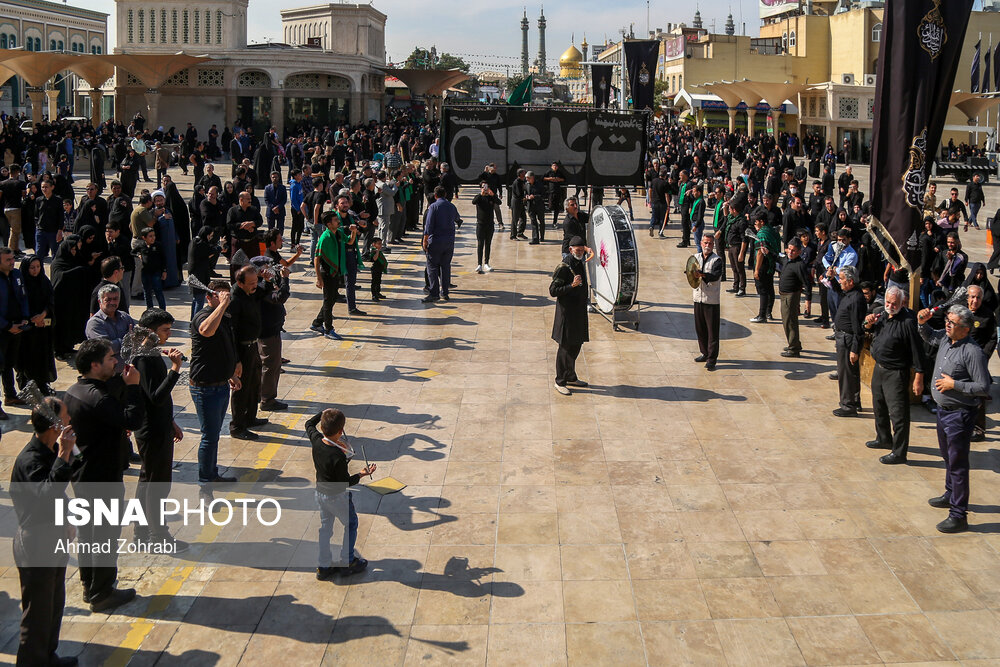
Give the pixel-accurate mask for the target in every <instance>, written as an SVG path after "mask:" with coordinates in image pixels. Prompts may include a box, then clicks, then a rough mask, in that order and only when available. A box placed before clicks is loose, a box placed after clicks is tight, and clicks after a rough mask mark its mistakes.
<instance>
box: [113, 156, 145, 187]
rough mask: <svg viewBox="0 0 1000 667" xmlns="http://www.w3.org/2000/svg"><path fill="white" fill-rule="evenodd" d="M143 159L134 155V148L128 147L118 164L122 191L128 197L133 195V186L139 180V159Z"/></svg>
mask: <svg viewBox="0 0 1000 667" xmlns="http://www.w3.org/2000/svg"><path fill="white" fill-rule="evenodd" d="M144 159H145V158H142V157H139V156H138V155H136V153H135V149H134V148H131V147H130V148H129V149H128V153H127V154H126V155H125V157H124V159H122V161H121V164H120V165H119V167H120V169H121V172H122V177H121V182H122V193H123V194H124V195H125V196H126V197H128V198H129V199H132V197H134V196H135V186H136V183H138V182H139V160H144Z"/></svg>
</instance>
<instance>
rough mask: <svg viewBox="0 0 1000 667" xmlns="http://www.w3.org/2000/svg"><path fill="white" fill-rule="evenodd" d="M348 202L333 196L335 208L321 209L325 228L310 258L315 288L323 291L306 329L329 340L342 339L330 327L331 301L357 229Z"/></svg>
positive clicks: (344, 198) (335, 294)
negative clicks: (313, 269)
mask: <svg viewBox="0 0 1000 667" xmlns="http://www.w3.org/2000/svg"><path fill="white" fill-rule="evenodd" d="M350 201H351V199H350V197H347V196H346V195H341V196H339V197H337V208H336V209H335V210H333V211H324V212H323V216H322V218H321V220H322V222H323V225H324V226H325V227H326V229H325V230H324V231H323V233H322V234H320V237H319V240H318V241H317V242H316V256H315V257H313V266H314V268H315V269H316V287H318V288H320V289H321V290H323V304H322V305H321V306H320V308H319V313H318V314H317V315H316V319H314V320H313V323H312V326H311V327H309V328H310V329H311V330H312V331H315V332H316V333H319V334H323V335H324V336H326V337H327V338H332V339H333V340H343V338H342V337H341V336H340V334H338V333H337V332H336V331H334V330H333V304H334V303H335V302H336V300H337V289H338V287H339V285H340V281H341V280H342V277H343V276H344V275H345V274H346V272H347V243H348V241H349V240H350V241H354V240H355V239H356V238H357V235H358V228H357V226H356V225H354V224H353V223H351V219H350V216H349V215H348V213H347V210H346V209H347V207H349V206H350ZM341 209H344V210H341ZM341 225H346V226H347V227H346V228H347V229H349V230H350V232H349V234H350V236H348V235H346V234H345V233H344V232H343V230H342V229H341Z"/></svg>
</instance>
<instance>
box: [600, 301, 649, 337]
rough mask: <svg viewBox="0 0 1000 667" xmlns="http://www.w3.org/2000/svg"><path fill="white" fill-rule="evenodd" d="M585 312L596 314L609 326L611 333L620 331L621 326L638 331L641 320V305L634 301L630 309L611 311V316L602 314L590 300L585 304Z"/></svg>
mask: <svg viewBox="0 0 1000 667" xmlns="http://www.w3.org/2000/svg"><path fill="white" fill-rule="evenodd" d="M587 310H588V311H589V312H591V313H597V314H598V315H600V316H601V317H603V318H604V319H605V320H607V321H608V324H610V325H611V330H612V331H621V326H622V325H625V326H631V327H632V328H633V329H635V330H636V331H638V330H639V321H640V319H641V318H642V303H641V302H640V301H636V302H635V303H633V304H632V307H631V308H629V309H628V310H613V311H611V314H610V315H609V314H608V313H603V312H601V311H600V310H598V309H597V307H596V306H594V301H593V300H591V302H590V303H589V304H587Z"/></svg>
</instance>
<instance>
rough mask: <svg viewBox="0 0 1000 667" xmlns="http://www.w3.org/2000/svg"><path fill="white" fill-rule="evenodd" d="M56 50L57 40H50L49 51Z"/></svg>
mask: <svg viewBox="0 0 1000 667" xmlns="http://www.w3.org/2000/svg"><path fill="white" fill-rule="evenodd" d="M55 50H56V40H54V39H50V40H49V51H55Z"/></svg>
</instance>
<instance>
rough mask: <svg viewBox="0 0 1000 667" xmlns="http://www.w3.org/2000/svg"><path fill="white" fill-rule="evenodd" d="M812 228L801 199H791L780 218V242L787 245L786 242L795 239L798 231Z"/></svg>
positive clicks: (796, 197) (797, 197)
mask: <svg viewBox="0 0 1000 667" xmlns="http://www.w3.org/2000/svg"><path fill="white" fill-rule="evenodd" d="M810 227H812V219H811V218H810V217H809V214H808V213H806V212H805V210H804V205H803V203H802V197H799V196H795V197H792V199H791V203H790V205H789V206H788V210H787V211H785V212H784V214H783V215H782V216H781V242H782V243H784V244H785V245H788V242H789V241H791V240H792V239H793V238H795V237H796V233H797V232H798V231H799V230H800V229H809V228H810Z"/></svg>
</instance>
